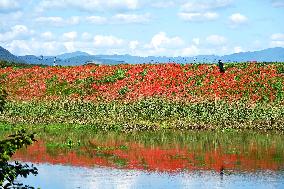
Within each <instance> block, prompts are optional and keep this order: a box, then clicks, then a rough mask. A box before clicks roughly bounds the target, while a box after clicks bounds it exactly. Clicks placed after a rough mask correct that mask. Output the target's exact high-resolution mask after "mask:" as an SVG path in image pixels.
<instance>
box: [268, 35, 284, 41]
mask: <svg viewBox="0 0 284 189" xmlns="http://www.w3.org/2000/svg"><path fill="white" fill-rule="evenodd" d="M270 38H271V39H272V40H276V41H284V33H275V34H272V35H271V37H270Z"/></svg>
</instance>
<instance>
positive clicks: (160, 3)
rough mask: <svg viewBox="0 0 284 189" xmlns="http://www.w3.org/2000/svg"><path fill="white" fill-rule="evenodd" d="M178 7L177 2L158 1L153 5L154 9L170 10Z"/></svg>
mask: <svg viewBox="0 0 284 189" xmlns="http://www.w3.org/2000/svg"><path fill="white" fill-rule="evenodd" d="M175 5H176V2H175V1H168V0H167V1H157V2H154V3H152V5H151V6H152V7H154V8H169V7H173V6H175Z"/></svg>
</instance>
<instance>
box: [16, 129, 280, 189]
mask: <svg viewBox="0 0 284 189" xmlns="http://www.w3.org/2000/svg"><path fill="white" fill-rule="evenodd" d="M283 139H284V136H283V135H281V134H277V133H265V134H259V133H254V132H209V131H206V132H156V133H138V134H121V133H94V134H84V133H81V132H78V133H74V132H69V133H61V134H58V133H57V134H55V133H53V134H52V133H51V132H46V133H45V134H41V135H40V139H39V141H38V142H37V143H34V144H33V145H32V146H30V147H28V148H27V149H22V150H20V151H18V152H17V153H16V154H15V156H14V157H13V158H14V159H15V160H20V161H23V162H29V163H34V164H36V167H37V168H38V169H39V175H38V176H36V177H34V176H30V177H28V178H27V179H25V180H21V181H23V182H24V183H25V184H30V185H32V186H35V187H41V188H138V189H139V188H198V189H199V188H284V144H283V141H284V140H283Z"/></svg>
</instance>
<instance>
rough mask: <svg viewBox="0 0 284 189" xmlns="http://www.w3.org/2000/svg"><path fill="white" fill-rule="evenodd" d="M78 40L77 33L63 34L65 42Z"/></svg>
mask: <svg viewBox="0 0 284 189" xmlns="http://www.w3.org/2000/svg"><path fill="white" fill-rule="evenodd" d="M76 38H77V32H76V31H71V32H66V33H63V35H62V39H63V40H64V41H74V40H75V39H76Z"/></svg>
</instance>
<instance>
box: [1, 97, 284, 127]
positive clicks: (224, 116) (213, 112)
mask: <svg viewBox="0 0 284 189" xmlns="http://www.w3.org/2000/svg"><path fill="white" fill-rule="evenodd" d="M5 108H6V111H5V112H4V113H3V114H2V115H1V119H2V120H3V121H6V122H8V123H15V124H17V123H27V124H44V123H46V124H49V123H68V124H81V125H88V126H92V127H95V128H97V129H101V130H117V131H124V132H129V131H143V130H160V129H173V130H208V129H209V130H222V129H238V130H244V129H252V130H262V131H267V130H278V131H284V106H283V105H282V104H276V103H274V104H263V103H258V104H253V105H248V104H247V103H245V102H238V103H230V104H229V103H227V102H224V101H217V102H202V103H184V102H178V101H177V102H174V101H167V100H165V99H155V98H151V99H143V100H139V101H137V102H128V103H121V102H117V101H113V102H108V103H93V102H86V101H82V100H70V99H69V100H68V99H65V100H59V101H50V102H8V103H7V104H6V106H5Z"/></svg>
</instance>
